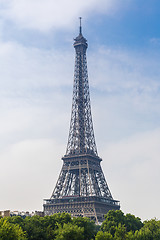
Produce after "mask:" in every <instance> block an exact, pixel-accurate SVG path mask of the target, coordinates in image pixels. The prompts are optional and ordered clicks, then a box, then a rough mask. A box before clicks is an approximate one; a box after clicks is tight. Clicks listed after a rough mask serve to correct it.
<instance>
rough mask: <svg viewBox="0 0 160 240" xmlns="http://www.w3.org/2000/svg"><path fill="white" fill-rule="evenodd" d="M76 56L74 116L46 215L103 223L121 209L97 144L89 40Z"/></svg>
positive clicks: (78, 44)
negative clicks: (114, 195) (65, 214)
mask: <svg viewBox="0 0 160 240" xmlns="http://www.w3.org/2000/svg"><path fill="white" fill-rule="evenodd" d="M73 46H74V48H75V52H76V56H75V71H74V85H73V100H72V113H71V122H70V130H69V138H68V144H67V150H66V154H65V155H64V157H63V158H62V160H63V166H62V169H61V172H60V174H59V178H58V181H57V183H56V186H55V188H54V190H53V193H52V195H51V198H50V199H45V200H44V204H43V207H44V214H45V215H51V214H54V213H62V212H67V213H70V214H71V215H72V216H74V217H76V216H85V217H89V218H90V219H93V220H94V221H95V222H97V223H100V222H102V221H103V220H104V215H105V214H106V213H107V212H108V211H109V210H111V209H114V210H118V209H120V204H119V201H117V200H114V199H113V197H112V195H111V192H110V190H109V187H108V185H107V182H106V179H105V177H104V174H103V171H102V168H101V165H100V163H101V161H102V159H101V158H99V156H98V153H97V147H96V143H95V137H94V131H93V123H92V115H91V105H90V95H89V83H88V73H87V60H86V50H87V47H88V44H87V40H86V39H85V38H84V37H83V35H82V26H81V18H80V27H79V35H78V37H76V38H75V39H74V44H73Z"/></svg>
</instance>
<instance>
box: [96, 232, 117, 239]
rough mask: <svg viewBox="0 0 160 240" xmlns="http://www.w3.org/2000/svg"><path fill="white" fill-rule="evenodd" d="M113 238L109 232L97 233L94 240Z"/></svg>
mask: <svg viewBox="0 0 160 240" xmlns="http://www.w3.org/2000/svg"><path fill="white" fill-rule="evenodd" d="M112 239H113V237H112V235H111V234H110V233H109V232H103V231H99V232H98V233H97V235H96V236H95V240H112Z"/></svg>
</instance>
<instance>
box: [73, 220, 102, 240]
mask: <svg viewBox="0 0 160 240" xmlns="http://www.w3.org/2000/svg"><path fill="white" fill-rule="evenodd" d="M73 224H74V225H77V226H78V227H81V228H84V239H85V240H90V239H92V238H94V236H95V235H96V233H97V231H98V226H96V225H95V222H94V221H91V220H90V219H89V218H86V217H77V218H73Z"/></svg>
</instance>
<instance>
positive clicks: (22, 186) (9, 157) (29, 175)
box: [0, 138, 64, 211]
mask: <svg viewBox="0 0 160 240" xmlns="http://www.w3.org/2000/svg"><path fill="white" fill-rule="evenodd" d="M63 150H64V146H61V145H60V144H57V143H56V142H55V141H54V140H53V139H52V140H51V139H40V138H39V139H34V140H25V141H22V142H18V143H16V144H13V145H11V146H9V147H8V148H7V149H6V150H5V151H3V152H1V153H0V159H1V161H2V162H1V174H0V189H1V208H2V207H3V209H11V210H26V211H27V210H30V211H32V210H37V209H38V210H42V203H43V198H45V197H46V198H49V197H50V195H51V192H52V190H53V187H54V183H55V181H56V180H57V177H58V173H59V171H60V167H61V164H62V161H61V159H60V157H61V155H59V153H61V152H63Z"/></svg>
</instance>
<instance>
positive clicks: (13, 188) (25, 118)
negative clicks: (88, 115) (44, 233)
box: [0, 0, 160, 220]
mask: <svg viewBox="0 0 160 240" xmlns="http://www.w3.org/2000/svg"><path fill="white" fill-rule="evenodd" d="M79 16H81V17H82V18H83V19H82V25H83V35H84V37H86V38H87V40H88V44H89V48H88V50H87V60H88V72H89V83H90V93H91V104H92V115H93V123H94V130H95V136H96V144H97V148H98V153H99V156H100V157H102V159H103V162H102V167H103V171H104V174H105V176H106V180H107V182H108V185H109V187H110V190H111V192H112V195H113V197H114V199H117V200H120V202H121V209H122V211H124V212H125V213H127V212H130V213H132V214H135V215H136V216H139V217H141V218H142V219H143V220H144V219H150V218H154V217H157V218H160V204H159V202H160V187H159V185H160V184H159V183H160V174H159V171H160V27H159V24H160V1H159V0H87V1H86V0H81V1H77V0H68V1H65V0H58V1H56V0H0V193H1V195H0V210H5V209H11V210H29V211H32V210H33V211H35V210H42V204H43V199H45V198H50V196H51V193H52V191H53V188H54V186H55V184H56V180H57V178H58V175H59V172H60V170H61V167H62V160H61V157H62V156H63V155H64V154H65V151H66V145H67V138H68V132H69V123H70V115H71V102H72V84H73V72H74V56H75V53H74V48H73V38H75V37H76V36H77V35H78V26H79V20H78V17H79Z"/></svg>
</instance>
